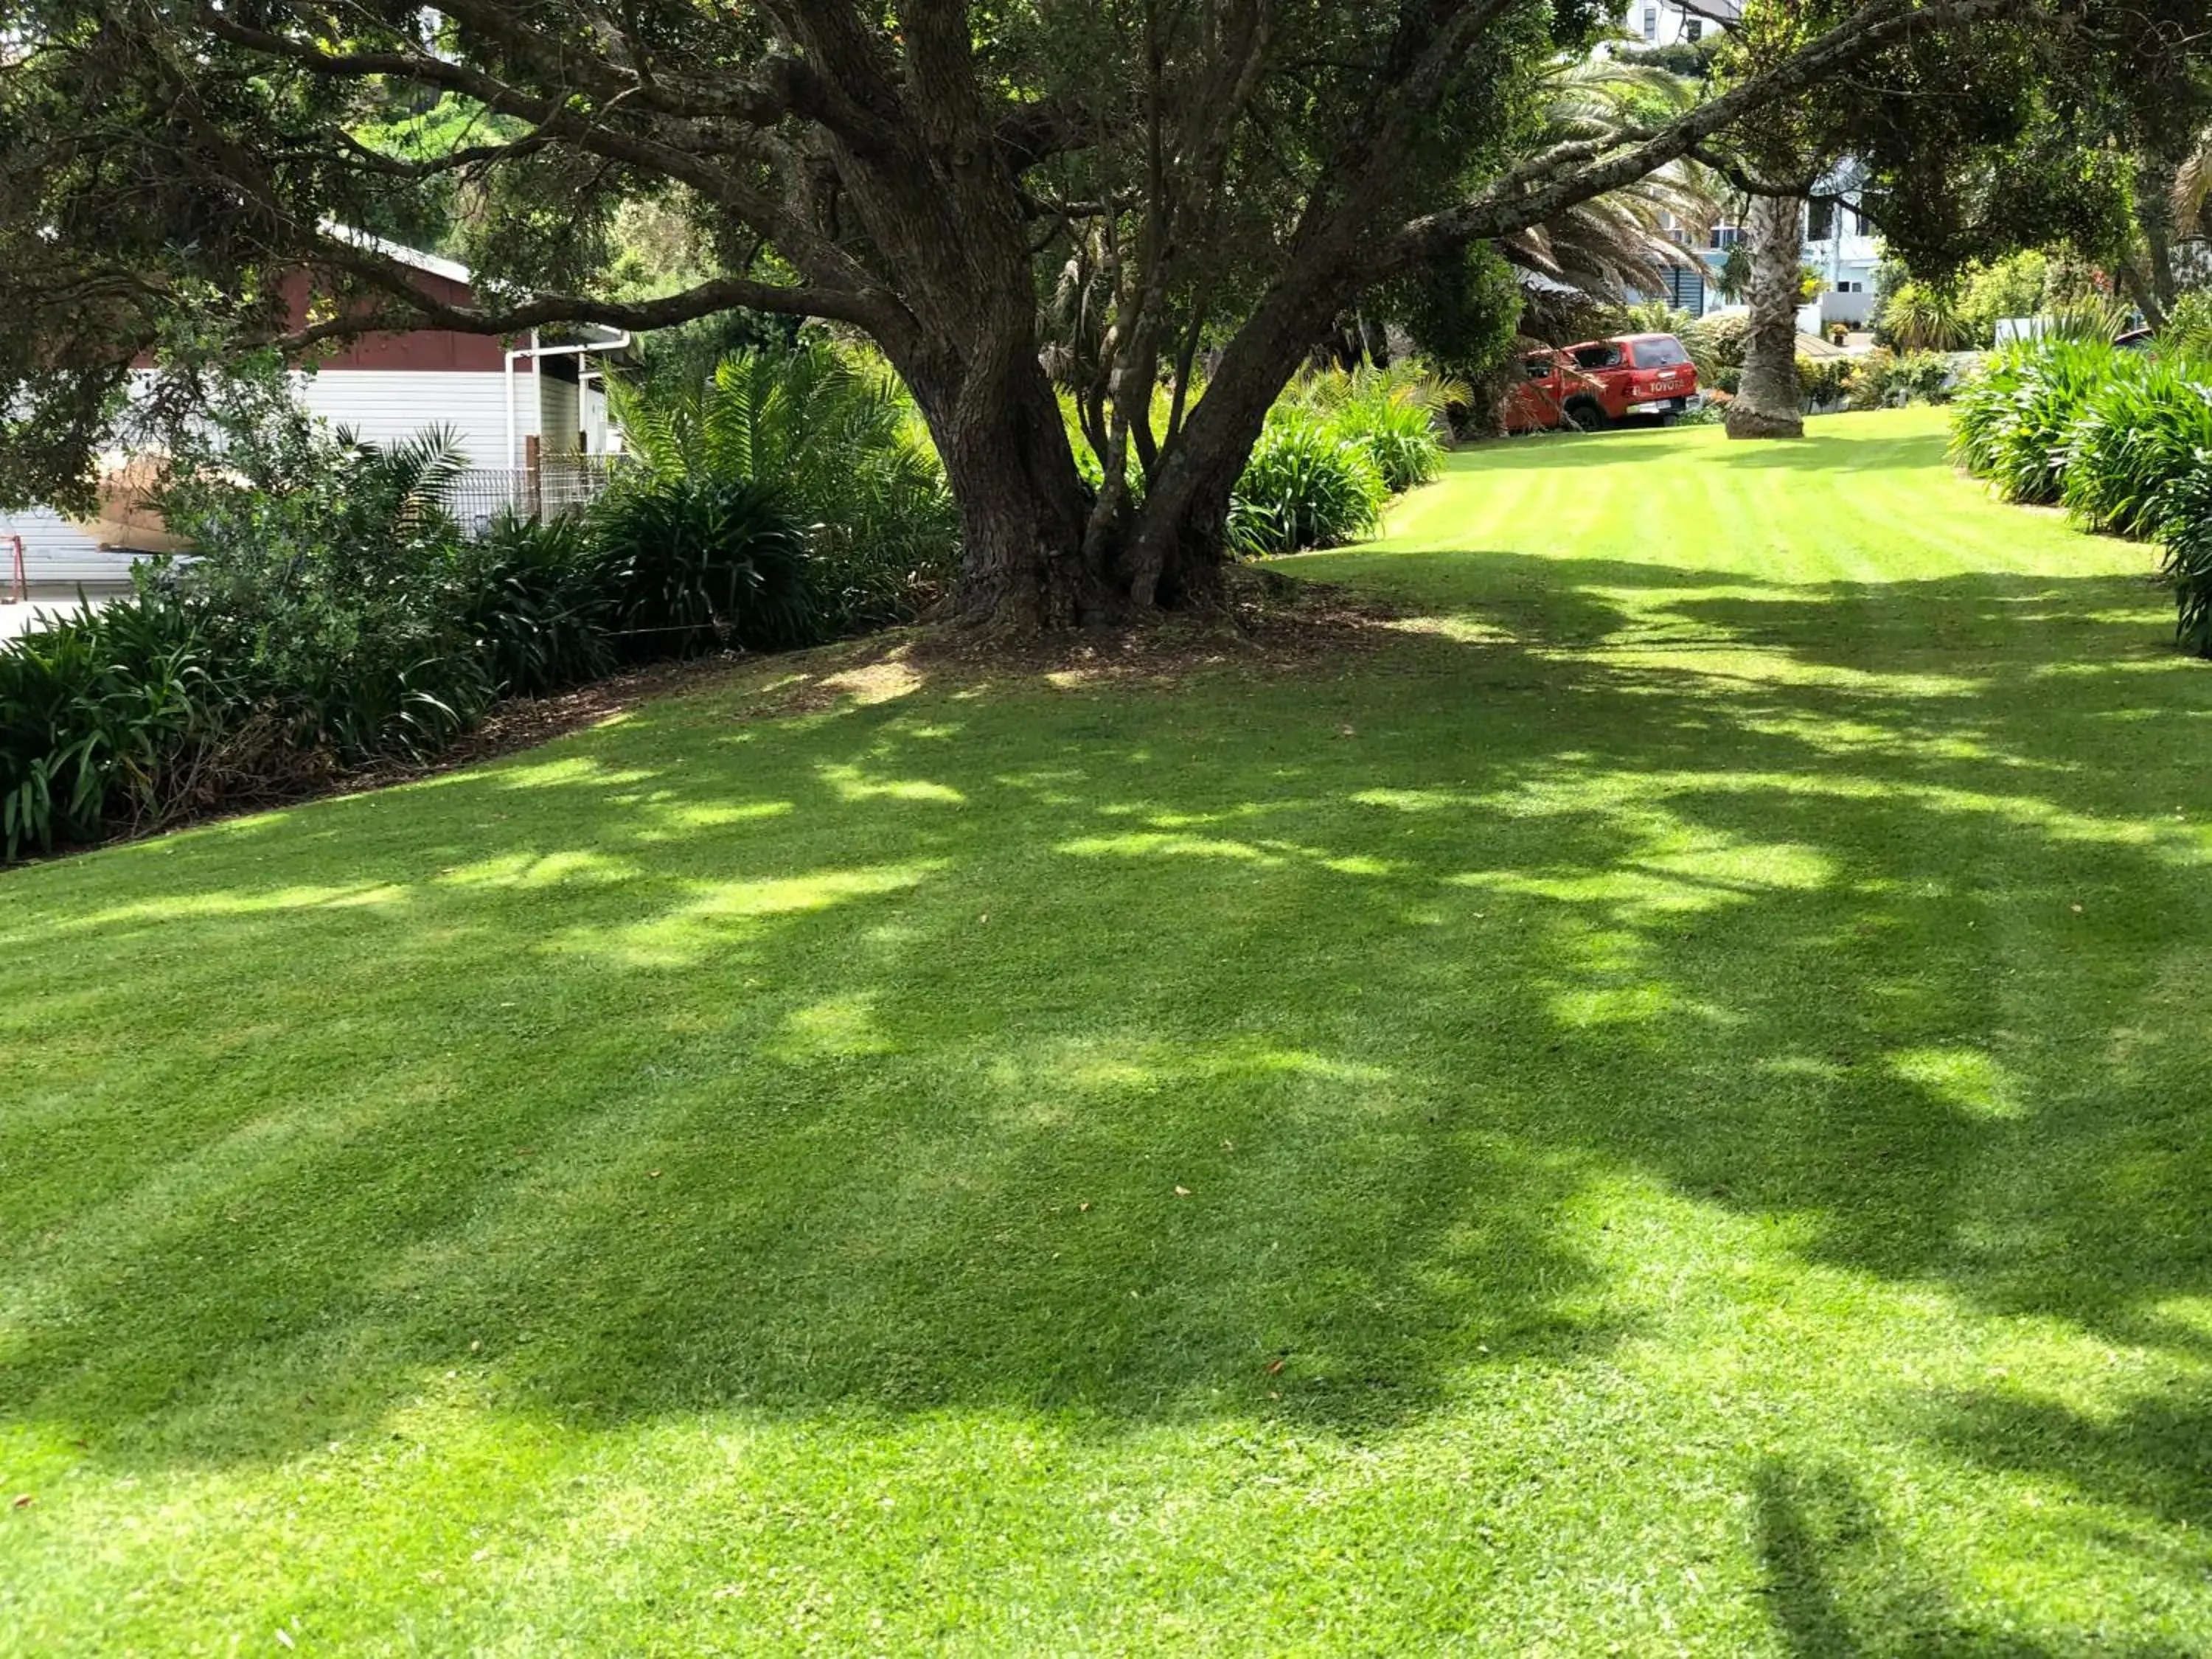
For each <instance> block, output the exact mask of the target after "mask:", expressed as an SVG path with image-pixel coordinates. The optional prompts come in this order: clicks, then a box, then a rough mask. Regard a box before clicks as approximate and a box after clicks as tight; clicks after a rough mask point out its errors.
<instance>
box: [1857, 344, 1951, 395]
mask: <svg viewBox="0 0 2212 1659" xmlns="http://www.w3.org/2000/svg"><path fill="white" fill-rule="evenodd" d="M1952 373H1953V370H1952V368H1951V360H1950V359H1949V358H1948V357H1947V356H1944V355H1943V354H1942V352H1938V351H1909V352H1907V353H1905V355H1904V356H1897V355H1896V354H1894V353H1893V352H1891V351H1888V350H1887V349H1884V348H1882V347H1881V346H1876V347H1875V349H1873V350H1872V351H1869V352H1867V353H1865V354H1864V355H1863V356H1860V357H1857V358H1856V359H1854V360H1853V361H1852V362H1851V364H1850V369H1849V372H1848V374H1847V377H1846V385H1845V391H1846V395H1847V396H1848V398H1849V399H1850V406H1851V407H1852V408H1853V409H1884V408H1889V407H1892V406H1894V405H1897V404H1910V403H1929V404H1940V403H1946V402H1948V401H1949V399H1950V397H1951V390H1950V386H1951V376H1952Z"/></svg>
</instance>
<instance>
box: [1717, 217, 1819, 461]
mask: <svg viewBox="0 0 2212 1659" xmlns="http://www.w3.org/2000/svg"><path fill="white" fill-rule="evenodd" d="M1803 210H1804V204H1803V203H1802V201H1800V200H1799V199H1798V198H1797V197H1794V196H1754V197H1752V198H1751V211H1750V213H1749V215H1748V216H1747V217H1748V220H1749V223H1748V224H1747V226H1746V228H1747V230H1749V232H1750V233H1751V290H1750V294H1749V295H1748V297H1749V300H1750V302H1751V332H1750V333H1749V335H1748V336H1747V337H1746V339H1745V342H1744V353H1743V383H1742V385H1741V388H1740V389H1739V390H1738V392H1736V396H1735V402H1733V403H1731V404H1729V406H1728V435H1729V437H1731V438H1802V437H1803V436H1804V435H1805V413H1804V396H1803V394H1802V392H1800V391H1799V389H1798V385H1797V289H1798V283H1799V281H1800V280H1801V279H1800V275H1799V272H1800V268H1801V264H1802V260H1803V257H1804V254H1803V241H1802V238H1801V237H1800V235H1799V234H1798V225H1799V222H1800V218H1801V216H1802V213H1803Z"/></svg>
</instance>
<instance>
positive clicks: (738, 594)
mask: <svg viewBox="0 0 2212 1659" xmlns="http://www.w3.org/2000/svg"><path fill="white" fill-rule="evenodd" d="M594 520H595V522H594V526H593V528H594V531H595V533H596V534H597V536H598V538H599V547H600V557H601V559H602V561H603V562H602V564H601V567H600V568H601V570H602V572H603V573H604V575H605V582H606V586H607V590H608V592H610V594H611V603H612V609H611V616H610V617H609V618H608V621H609V623H610V626H611V633H612V635H613V640H614V645H615V648H616V649H617V651H619V652H620V653H621V654H622V655H623V658H625V659H628V660H630V661H634V662H635V661H644V660H647V659H652V658H655V657H669V656H681V655H684V654H686V653H690V652H696V651H701V650H707V649H711V648H714V647H719V646H723V645H738V646H744V647H751V648H754V649H759V650H776V649H781V648H785V647H792V646H797V645H809V644H814V643H817V642H819V641H822V640H825V639H829V638H830V637H832V636H833V635H834V632H835V629H836V622H837V621H838V620H839V619H838V618H836V617H835V616H834V615H832V614H831V607H830V606H829V605H828V604H827V603H825V600H824V598H823V585H822V584H821V583H820V582H819V580H817V578H816V574H815V569H814V567H816V566H817V565H818V564H819V563H820V562H821V560H820V558H819V556H818V555H817V553H816V552H815V550H813V548H812V547H811V545H810V544H809V538H808V536H807V533H806V532H805V529H804V528H803V527H802V526H800V525H799V523H798V522H797V521H796V520H793V519H792V518H791V517H790V516H788V514H787V513H785V511H784V510H783V508H782V507H781V504H780V502H779V501H778V499H777V497H776V495H775V492H774V491H772V490H770V489H767V488H766V487H764V486H763V485H760V484H757V483H753V482H752V481H751V480H750V479H749V478H742V477H739V478H719V477H712V476H704V477H701V476H693V475H690V474H676V475H672V476H668V475H658V474H654V475H647V476H645V477H641V478H639V479H637V480H635V481H633V482H631V483H629V484H627V485H625V486H623V487H621V488H617V489H613V490H611V491H609V492H608V494H607V495H606V496H605V498H603V500H602V501H601V503H600V506H599V511H598V512H597V513H595V515H594Z"/></svg>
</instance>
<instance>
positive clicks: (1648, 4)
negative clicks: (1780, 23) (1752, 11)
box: [1620, 0, 1743, 46]
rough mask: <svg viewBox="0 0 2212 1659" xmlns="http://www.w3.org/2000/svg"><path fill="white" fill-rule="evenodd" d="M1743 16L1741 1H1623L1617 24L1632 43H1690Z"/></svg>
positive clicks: (1687, 44)
mask: <svg viewBox="0 0 2212 1659" xmlns="http://www.w3.org/2000/svg"><path fill="white" fill-rule="evenodd" d="M1742 15H1743V0H1626V4H1624V5H1623V6H1622V7H1621V9H1620V27H1622V28H1624V29H1626V31H1627V32H1628V37H1629V43H1630V45H1631V46H1690V45H1694V44H1695V43H1696V42H1698V41H1699V40H1704V39H1705V37H1706V36H1707V35H1709V34H1714V33H1720V32H1721V31H1723V30H1725V29H1727V28H1728V27H1729V26H1730V25H1731V24H1733V23H1734V22H1735V21H1736V20H1737V19H1738V18H1740V17H1741V16H1742Z"/></svg>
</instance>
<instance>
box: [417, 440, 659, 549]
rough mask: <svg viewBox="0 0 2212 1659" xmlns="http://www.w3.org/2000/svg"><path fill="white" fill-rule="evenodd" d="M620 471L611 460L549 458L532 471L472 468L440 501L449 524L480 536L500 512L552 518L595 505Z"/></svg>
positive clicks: (618, 462)
mask: <svg viewBox="0 0 2212 1659" xmlns="http://www.w3.org/2000/svg"><path fill="white" fill-rule="evenodd" d="M621 466H622V458H621V457H620V456H617V455H549V456H547V457H546V458H545V459H543V460H542V461H540V462H539V463H538V465H536V466H534V467H503V466H472V467H471V468H470V469H469V470H468V471H466V472H464V473H462V474H461V475H460V477H458V478H455V479H454V480H453V483H449V484H447V486H446V488H445V489H444V490H443V492H441V500H442V501H443V502H444V504H445V508H446V511H447V512H448V513H452V514H453V519H454V521H455V522H456V523H458V524H459V526H461V528H462V529H463V530H465V532H468V533H469V534H470V535H472V536H481V535H482V534H483V532H485V531H486V530H487V529H489V528H490V526H491V523H492V520H495V519H496V518H498V517H499V516H500V515H501V513H513V514H514V515H515V516H516V517H517V518H522V519H548V518H557V517H559V516H560V515H561V514H562V513H574V512H575V511H576V510H577V509H578V508H580V507H585V506H587V505H588V504H589V503H590V502H592V501H594V500H596V499H597V498H598V497H599V495H601V494H602V493H603V492H604V491H605V489H606V487H607V484H608V483H609V481H610V480H611V479H612V478H613V477H614V476H615V474H616V472H617V471H619V470H620V468H621Z"/></svg>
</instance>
